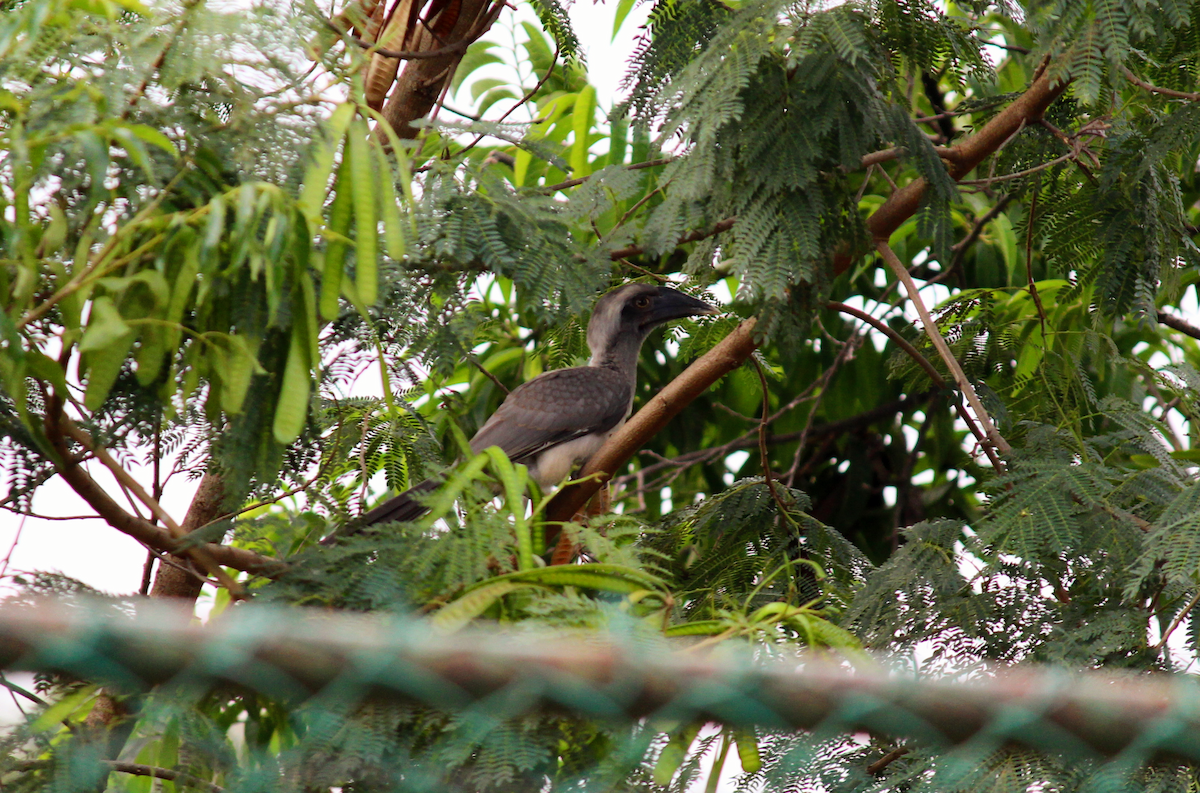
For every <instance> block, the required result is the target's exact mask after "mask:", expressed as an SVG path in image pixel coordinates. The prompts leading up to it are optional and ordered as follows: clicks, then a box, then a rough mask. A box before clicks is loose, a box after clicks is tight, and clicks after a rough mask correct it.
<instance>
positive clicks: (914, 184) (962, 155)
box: [837, 70, 1068, 273]
mask: <svg viewBox="0 0 1200 793" xmlns="http://www.w3.org/2000/svg"><path fill="white" fill-rule="evenodd" d="M1067 85H1068V81H1065V80H1064V81H1062V82H1055V81H1053V80H1051V79H1050V77H1049V76H1048V70H1044V71H1043V72H1042V74H1041V75H1039V76H1038V78H1037V79H1036V80H1034V81H1033V84H1032V85H1031V86H1029V90H1027V91H1026V92H1025V93H1024V94H1022V95H1021V96H1019V97H1018V98H1017V99H1016V100H1014V101H1013V103H1012V104H1011V105H1009V106H1008V107H1006V108H1004V109H1003V110H1001V111H1000V112H999V113H998V114H997V115H996V117H995V118H993V119H992V120H991V121H989V122H988V123H987V124H985V125H984V126H983V128H982V129H980V130H979V131H978V132H976V133H975V134H974V135H971V136H970V137H968V138H966V139H964V140H963V141H962V142H961V143H959V144H958V145H956V146H953V147H951V150H952V151H954V152H955V154H954V156H953V157H952V158H951V157H946V158H945V159H947V160H949V161H950V168H949V171H950V177H951V178H952V179H954V180H955V181H958V180H959V179H962V177H964V176H966V175H967V174H968V173H970V172H971V170H972V169H973V168H975V166H977V165H979V163H981V162H983V159H984V158H985V157H987V156H988V155H989V154H991V153H993V152H994V151H996V150H997V149H998V148H1000V145H1001V144H1002V143H1004V141H1006V140H1007V139H1008V138H1009V137H1010V136H1011V135H1012V134H1013V133H1014V132H1016V131H1017V130H1018V129H1019V128H1020V127H1021V125H1022V124H1024V123H1026V122H1028V121H1031V120H1033V119H1035V118H1038V117H1040V116H1041V115H1042V113H1044V112H1045V111H1046V108H1048V107H1050V105H1051V103H1053V102H1054V100H1055V99H1058V97H1060V96H1062V93H1063V92H1064V91H1066V90H1067ZM928 189H929V183H928V182H927V181H925V178H924V177H918V178H916V179H914V180H913V181H911V182H909V183H908V184H907V185H905V186H904V187H903V188H901V189H900V190H898V191H896V192H895V193H893V194H892V195H891V196H890V197H889V198H888V200H887V201H885V202H884V203H883V205H882V206H881V207H879V209H877V210H875V212H874V213H873V214H872V215H871V217H869V218H867V228H868V229H869V230H870V232H871V235H872V236H873V237H874V238H875V239H877V240H880V239H882V240H884V241H885V242H886V241H887V240H889V239H890V238H891V236H892V234H893V233H894V232H895V231H896V229H898V228H900V225H901V224H902V223H904V221H906V220H908V219H909V218H910V217H912V216H913V215H914V214H915V213H916V211H917V210H918V209H919V208H920V206H921V199H922V198H923V197H924V196H925V191H926V190H928ZM838 265H839V268H838V270H837V271H838V272H839V273H841V272H842V271H844V270H845V269H846V268H848V267H849V266H850V260H849V259H848V258H847V259H845V260H844V261H839V262H838Z"/></svg>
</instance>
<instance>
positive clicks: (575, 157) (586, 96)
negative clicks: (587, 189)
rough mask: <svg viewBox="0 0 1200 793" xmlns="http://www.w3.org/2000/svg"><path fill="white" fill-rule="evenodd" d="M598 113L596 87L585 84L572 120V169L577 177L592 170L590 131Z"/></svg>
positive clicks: (577, 99) (585, 174)
mask: <svg viewBox="0 0 1200 793" xmlns="http://www.w3.org/2000/svg"><path fill="white" fill-rule="evenodd" d="M595 113H596V89H595V88H593V87H592V86H590V85H589V86H585V87H584V89H583V90H582V91H580V92H579V96H578V98H576V100H575V107H574V110H573V112H572V116H571V122H572V130H573V132H574V142H573V143H572V144H571V171H572V172H573V173H574V175H575V177H576V178H578V177H583V176H588V175H589V174H591V172H592V168H591V162H590V161H589V159H588V133H589V132H591V129H592V120H593V116H594V115H595Z"/></svg>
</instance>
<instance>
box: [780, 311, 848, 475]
mask: <svg viewBox="0 0 1200 793" xmlns="http://www.w3.org/2000/svg"><path fill="white" fill-rule="evenodd" d="M864 338H865V336H863V335H862V334H860V333H855V334H854V335H853V336H851V337H850V339H849V340H848V341H847V342H846V344H844V345H843V346H842V349H840V350H838V354H837V356H836V357H835V358H834V359H833V363H832V364H830V365H829V368H827V369H826V370H825V371H824V372H822V373H821V377H820V378H819V379H818V380H817V381H816V382H815V383H813V386H815V387H816V389H817V391H816V394H815V396H814V399H813V404H812V407H811V408H809V411H808V416H807V417H806V418H805V419H804V429H803V430H801V431H800V442H799V443H797V444H796V451H795V453H793V454H792V464H791V466H790V467H789V468H788V472H787V483H788V487H795V486H796V473H797V471H799V470H800V458H801V457H803V456H804V448H805V447H806V446H807V445H808V438H809V435H810V434H811V433H812V428H813V421H814V420H815V419H816V417H817V411H818V410H819V409H820V407H821V400H822V399H823V398H824V397H825V393H826V391H828V389H829V381H830V380H832V379H833V375H834V373H835V372H837V370H838V368H839V367H840V366H841V365H842V364H843V363H845V362H846V361H847V360H849V359H850V358H851V357H852V356H853V355H854V351H855V350H856V349H858V345H859V344H861V343H862V340H863V339H864Z"/></svg>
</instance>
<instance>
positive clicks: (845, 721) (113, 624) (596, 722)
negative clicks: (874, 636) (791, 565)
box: [0, 601, 1200, 791]
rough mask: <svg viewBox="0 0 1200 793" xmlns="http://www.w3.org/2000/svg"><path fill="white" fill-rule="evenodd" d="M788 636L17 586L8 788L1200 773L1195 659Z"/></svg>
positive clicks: (1020, 778)
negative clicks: (934, 648)
mask: <svg viewBox="0 0 1200 793" xmlns="http://www.w3.org/2000/svg"><path fill="white" fill-rule="evenodd" d="M768 655H770V653H769V652H767V651H764V649H763V648H759V649H758V650H757V651H756V650H755V649H753V648H750V647H747V646H745V645H741V646H736V647H735V646H724V645H723V646H720V647H718V648H715V649H713V648H701V649H699V651H692V650H690V649H689V648H688V647H687V646H680V645H666V644H656V643H654V642H647V641H646V640H644V639H642V638H637V637H635V636H633V635H627V636H621V635H613V634H606V635H603V636H598V635H594V634H592V635H583V634H580V635H564V634H562V633H559V634H554V635H549V634H546V633H537V632H531V631H527V630H520V629H513V630H508V631H504V630H492V631H485V630H482V629H475V630H463V631H459V632H457V633H453V634H444V633H438V632H436V631H435V630H434V629H433V628H432V627H431V626H430V625H429V623H423V622H420V621H416V620H411V619H400V618H377V617H369V616H364V615H350V614H345V613H331V612H320V611H311V610H303V609H282V608H268V607H257V606H248V607H241V608H238V609H235V610H233V611H232V612H229V613H225V614H222V615H221V616H219V617H218V618H215V619H213V620H212V621H211V622H210V624H208V625H206V626H202V625H200V624H198V623H197V622H195V621H194V620H191V619H190V615H188V614H184V613H182V612H180V611H177V610H175V609H172V608H168V607H163V606H161V605H157V604H152V603H141V604H131V603H128V602H122V603H111V602H108V603H103V604H97V603H88V602H78V601H76V602H73V603H64V602H42V603H37V604H34V605H31V606H24V607H6V608H4V609H3V610H0V668H2V669H3V670H4V671H5V672H6V673H11V672H19V671H24V672H30V671H32V672H36V673H38V675H39V677H38V681H39V690H40V693H38V694H34V693H33V692H30V691H28V690H26V689H24V688H23V687H21V686H19V685H17V684H15V683H13V682H11V681H10V680H9V679H8V678H5V680H4V683H5V685H6V686H8V687H9V688H10V689H11V690H13V691H14V693H16V694H19V695H21V696H25V697H27V698H29V699H31V700H32V699H35V698H42V697H45V698H46V699H48V700H51V702H48V703H46V705H47V706H46V707H44V708H41V709H35V710H34V711H33V712H31V713H30V715H29V717H28V719H27V723H25V724H23V725H19V726H17V727H16V728H14V729H13V730H12V733H11V734H10V735H9V736H7V738H6V741H7V745H6V747H5V749H6V750H7V752H8V756H7V758H6V759H5V760H4V761H3V763H4V765H3V766H0V774H2V776H0V787H2V788H3V789H5V790H25V789H30V790H35V789H54V790H103V789H104V788H105V786H106V785H108V786H109V787H110V789H131V790H146V791H149V790H150V789H151V788H150V787H148V785H150V784H151V779H152V778H154V777H157V780H156V781H155V782H154V784H156V785H158V786H160V787H161V786H162V785H163V784H168V785H175V786H176V788H177V789H205V790H212V791H219V790H229V791H242V790H245V791H251V790H253V791H268V790H333V789H339V790H344V791H350V790H405V791H408V790H412V791H444V790H480V791H483V790H525V791H536V790H559V789H572V790H613V789H620V790H627V789H655V788H656V787H662V788H668V787H674V788H676V789H686V788H687V787H688V785H689V784H695V783H696V782H697V780H700V781H703V779H704V774H705V773H706V771H705V770H703V769H702V761H701V756H702V755H705V754H706V750H707V755H708V757H709V758H710V760H711V757H712V756H714V755H715V756H718V757H720V758H722V759H724V758H726V757H727V756H730V755H732V754H734V752H732V751H731V750H736V755H737V756H738V758H739V760H740V762H741V765H742V768H743V773H742V774H741V775H740V777H739V778H737V779H735V780H734V781H733V782H730V783H728V784H729V785H730V786H732V787H738V788H739V789H746V790H773V789H781V790H782V789H789V790H790V789H811V790H850V789H853V790H859V789H861V790H868V789H881V790H882V789H889V790H941V791H945V790H967V789H971V790H979V789H997V790H1000V789H1005V790H1009V789H1011V790H1018V789H1019V790H1042V789H1046V790H1066V789H1086V790H1145V789H1162V790H1168V789H1180V790H1196V789H1197V781H1198V780H1200V776H1198V775H1197V774H1196V773H1195V770H1194V768H1193V765H1192V764H1193V762H1195V761H1197V760H1200V686H1197V685H1196V683H1195V682H1194V681H1193V680H1192V679H1190V678H1186V677H1182V676H1167V675H1159V676H1140V677H1135V676H1124V677H1122V676H1113V675H1107V674H1105V675H1102V674H1098V673H1092V674H1070V673H1068V672H1066V671H1061V670H1054V669H1046V668H1040V669H1032V668H1031V669H1022V670H1010V671H1007V672H1004V673H999V674H991V673H986V674H985V673H980V672H978V671H977V672H976V673H975V674H974V676H973V677H974V679H973V680H970V681H952V680H937V679H922V678H920V677H917V676H914V675H912V674H911V673H908V674H904V673H899V672H896V671H889V670H888V669H887V668H885V667H884V666H883V665H881V664H876V663H874V662H868V661H863V660H861V659H860V660H856V661H855V662H853V663H851V662H849V661H846V660H840V659H837V658H834V657H828V656H827V657H813V656H809V657H803V658H798V657H791V658H779V657H775V658H768V657H766V656H768ZM705 725H707V726H705ZM708 762H709V761H704V763H708ZM164 780H165V781H164ZM139 785H140V786H141V787H139Z"/></svg>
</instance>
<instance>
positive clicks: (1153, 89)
mask: <svg viewBox="0 0 1200 793" xmlns="http://www.w3.org/2000/svg"><path fill="white" fill-rule="evenodd" d="M1121 74H1123V75H1125V79H1126V80H1128V81H1129V82H1131V83H1133V84H1134V85H1136V86H1137V87H1139V88H1144V89H1145V90H1147V91H1149V92H1150V93H1152V94H1162V95H1163V96H1173V97H1175V98H1176V99H1190V100H1191V101H1193V102H1200V93H1196V94H1189V93H1187V92H1185V91H1176V90H1174V89H1172V88H1159V87H1158V86H1157V85H1153V84H1152V83H1148V82H1146V81H1145V80H1143V79H1141V78H1140V77H1138V76H1137V75H1136V74H1134V73H1133V72H1131V71H1130V70H1129V67H1127V66H1121Z"/></svg>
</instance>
